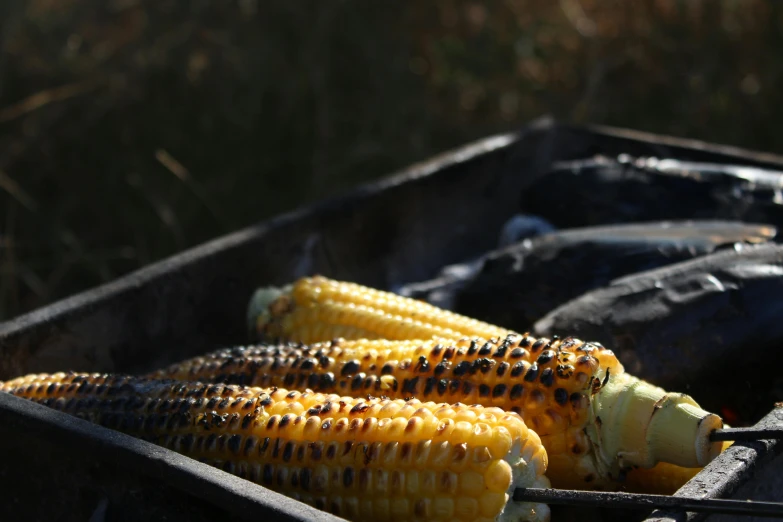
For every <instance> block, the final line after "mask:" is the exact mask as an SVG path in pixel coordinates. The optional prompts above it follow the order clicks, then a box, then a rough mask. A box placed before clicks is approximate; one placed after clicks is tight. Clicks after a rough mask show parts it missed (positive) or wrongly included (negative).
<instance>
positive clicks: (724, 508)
mask: <svg viewBox="0 0 783 522" xmlns="http://www.w3.org/2000/svg"><path fill="white" fill-rule="evenodd" d="M514 500H515V501H518V502H519V501H525V502H546V503H547V504H560V505H570V506H590V507H609V508H615V509H639V510H646V509H650V508H664V509H670V510H677V511H693V512H701V513H724V514H729V515H747V516H756V517H769V518H780V519H783V502H756V501H750V500H726V499H712V498H696V497H672V496H667V495H646V494H639V493H620V492H603V491H575V490H563V489H537V488H517V489H516V490H514Z"/></svg>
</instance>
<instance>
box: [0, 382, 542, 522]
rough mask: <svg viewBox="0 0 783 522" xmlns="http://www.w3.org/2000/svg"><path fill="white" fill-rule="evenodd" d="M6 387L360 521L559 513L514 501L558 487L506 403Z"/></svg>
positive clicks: (224, 390) (180, 388)
mask: <svg viewBox="0 0 783 522" xmlns="http://www.w3.org/2000/svg"><path fill="white" fill-rule="evenodd" d="M0 391H4V392H7V393H11V394H14V395H16V396H19V397H25V398H27V399H31V400H34V401H36V402H38V403H41V404H44V405H46V406H49V407H51V408H55V409H57V410H61V411H63V412H66V413H69V414H72V415H75V416H78V417H81V418H84V419H87V420H89V421H91V422H93V423H97V424H101V425H103V426H106V427H109V428H113V429H117V430H119V431H123V432H126V433H129V434H131V435H135V436H137V437H140V438H143V439H146V440H149V441H150V442H153V443H156V444H159V445H162V446H165V447H168V448H170V449H172V450H174V451H177V452H180V453H183V454H185V455H189V456H191V457H193V458H196V459H198V460H200V461H202V462H206V463H209V464H211V465H214V466H217V467H219V468H222V469H224V470H225V471H227V472H229V473H233V474H236V475H239V476H241V477H244V478H247V479H250V480H252V481H254V482H257V483H260V484H262V485H264V486H266V487H269V488H270V489H274V490H277V491H280V492H282V493H284V494H287V495H289V496H291V497H293V498H296V499H298V500H301V501H302V502H305V503H308V504H310V505H313V506H315V507H317V508H319V509H322V510H325V511H330V512H332V513H334V514H336V515H339V516H342V517H345V518H348V519H352V520H368V519H376V520H455V519H459V520H498V521H500V520H502V521H506V520H534V521H545V520H548V519H549V509H548V507H547V506H546V505H543V504H533V503H515V502H513V501H511V500H510V499H511V495H512V494H513V490H514V488H516V487H549V482H548V480H547V478H546V476H545V475H544V473H545V470H546V465H547V456H546V452H545V451H544V449H543V447H542V446H541V442H540V439H539V438H538V436H537V435H536V434H535V433H534V432H533V431H532V430H529V429H528V428H527V427H526V426H525V424H524V422H523V421H522V420H521V418H520V417H519V416H518V415H516V414H513V413H508V412H504V411H502V410H500V409H498V408H483V407H480V406H466V405H462V404H456V405H448V404H442V403H434V402H421V401H418V400H408V401H404V400H390V399H379V398H367V399H356V398H350V397H344V396H340V395H327V394H319V393H313V392H304V393H300V392H297V391H288V390H283V389H276V388H272V389H268V390H264V389H261V388H249V387H241V386H232V385H223V384H201V383H196V382H182V381H170V380H169V381H167V380H148V379H141V378H134V377H127V376H121V375H98V374H73V373H69V374H65V373H58V374H49V375H47V374H42V375H29V376H26V377H22V378H19V379H15V380H13V381H9V382H6V383H0Z"/></svg>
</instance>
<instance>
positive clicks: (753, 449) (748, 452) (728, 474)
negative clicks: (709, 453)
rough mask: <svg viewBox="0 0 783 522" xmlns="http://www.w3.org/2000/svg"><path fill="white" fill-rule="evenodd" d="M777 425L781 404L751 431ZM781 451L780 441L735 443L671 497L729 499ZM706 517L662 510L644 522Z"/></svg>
mask: <svg viewBox="0 0 783 522" xmlns="http://www.w3.org/2000/svg"><path fill="white" fill-rule="evenodd" d="M780 426H783V405H776V406H775V408H774V409H773V410H772V411H771V412H770V413H769V414H767V415H766V416H765V417H764V418H763V419H761V420H760V421H759V422H758V423H757V424H756V425H755V426H754V427H753V428H754V429H756V430H775V429H779V427H780ZM781 451H783V441H781V440H780V439H762V440H750V441H739V442H736V443H735V444H733V445H731V446H730V447H729V448H727V449H726V450H725V451H724V452H722V453H721V454H720V455H718V456H717V457H716V458H715V460H713V461H712V462H710V463H709V464H707V466H706V467H705V468H704V469H703V470H702V471H700V472H699V474H698V475H696V476H695V477H693V478H692V479H691V480H690V481H688V483H687V484H685V485H684V486H683V487H681V488H680V489H679V490H678V491H677V492H676V493H675V494H674V495H673V497H680V498H693V497H696V498H729V497H731V496H732V495H733V494H734V493H735V492H736V491H737V490H738V489H739V488H740V486H742V485H743V484H745V483H746V482H748V481H750V480H751V479H752V478H753V475H754V474H755V472H756V471H757V470H760V469H762V467H763V466H764V465H765V464H767V463H768V462H769V461H771V460H772V459H773V458H774V457H775V456H776V455H778V454H779V453H781ZM706 516H707V515H706V514H705V513H695V512H687V513H686V512H676V511H672V510H667V509H665V508H664V509H656V511H654V512H652V513H651V514H650V516H648V517H647V518H646V519H645V522H695V521H699V520H704V518H705V517H706Z"/></svg>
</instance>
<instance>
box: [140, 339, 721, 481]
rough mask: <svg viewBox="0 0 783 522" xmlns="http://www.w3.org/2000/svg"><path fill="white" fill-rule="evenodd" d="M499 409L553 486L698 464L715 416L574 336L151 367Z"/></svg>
mask: <svg viewBox="0 0 783 522" xmlns="http://www.w3.org/2000/svg"><path fill="white" fill-rule="evenodd" d="M153 376H155V377H167V378H176V379H186V380H204V381H212V382H234V383H242V384H252V385H260V386H285V387H288V388H302V389H303V388H310V389H313V390H316V391H321V392H336V393H340V394H352V395H358V396H361V395H365V394H373V395H386V396H389V397H396V398H400V397H402V398H404V397H417V398H419V399H422V400H437V401H445V402H450V403H454V402H462V403H466V404H481V405H484V406H491V407H501V408H503V409H504V410H507V411H512V412H516V413H519V414H520V415H521V416H522V418H523V419H524V421H525V423H526V424H527V425H528V426H530V428H531V429H533V430H535V431H536V433H538V435H539V436H540V437H541V440H542V442H543V444H544V447H545V448H546V450H547V453H548V455H549V468H548V469H549V471H548V476H549V478H550V480H551V481H552V483H553V485H555V486H556V487H575V488H595V489H604V488H609V487H616V486H617V485H618V484H617V481H618V480H622V476H623V474H624V473H625V472H626V471H627V470H629V469H633V468H634V467H645V468H650V467H653V466H654V465H656V464H657V463H658V462H670V463H673V464H677V465H679V466H686V467H697V466H704V465H705V464H706V463H707V462H708V461H710V460H711V459H712V458H714V456H715V455H717V453H718V451H719V450H720V444H719V443H710V442H709V439H708V435H709V433H710V432H711V431H712V430H713V429H715V428H718V427H720V426H721V421H720V418H719V417H718V416H716V415H713V414H709V413H707V412H705V411H704V410H702V409H701V408H700V407H699V406H698V404H696V403H695V402H694V401H693V400H692V399H691V398H690V397H688V396H686V395H681V394H676V393H667V392H666V391H664V390H662V389H660V388H657V387H655V386H652V385H650V384H648V383H645V382H643V381H641V380H639V379H636V378H634V377H632V376H631V375H629V374H627V373H625V372H624V370H623V367H622V365H621V364H620V362H619V361H618V360H617V358H616V357H615V356H614V354H613V353H612V352H611V351H610V350H607V349H605V348H603V347H602V346H600V345H598V344H590V343H584V342H582V341H580V340H578V339H573V338H568V339H564V340H559V339H557V340H550V339H546V338H540V339H535V338H532V337H530V336H527V335H524V336H522V335H516V334H511V335H509V336H507V337H505V338H503V339H491V340H489V341H484V340H480V339H478V338H476V339H472V340H471V339H461V340H459V341H456V342H450V341H447V340H444V339H439V340H438V339H435V340H429V341H389V340H370V341H367V340H360V341H345V340H337V341H332V342H327V343H320V344H314V345H310V346H305V345H296V344H293V343H289V344H287V345H279V346H256V347H245V348H234V349H227V350H221V351H218V352H216V353H213V354H211V355H208V356H206V357H197V358H195V359H192V360H190V361H185V362H184V363H180V364H177V365H173V366H172V367H170V368H168V369H164V370H160V371H159V372H156V373H155V374H153Z"/></svg>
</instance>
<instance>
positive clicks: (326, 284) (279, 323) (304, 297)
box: [248, 276, 701, 493]
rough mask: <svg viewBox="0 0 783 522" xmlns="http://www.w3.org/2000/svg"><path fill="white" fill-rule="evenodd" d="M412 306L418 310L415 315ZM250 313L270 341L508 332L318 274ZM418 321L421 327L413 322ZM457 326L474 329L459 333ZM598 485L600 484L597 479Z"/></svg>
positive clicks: (660, 467)
mask: <svg viewBox="0 0 783 522" xmlns="http://www.w3.org/2000/svg"><path fill="white" fill-rule="evenodd" d="M324 288H326V289H327V291H326V292H325V293H324V291H323V289H324ZM297 289H298V293H297ZM335 293H337V294H339V297H338V298H335V297H334V294H335ZM303 309H304V310H305V311H303ZM411 310H416V313H415V315H413V314H412V313H411V312H410V311H411ZM248 312H249V319H250V321H251V324H252V325H254V327H255V328H256V330H257V332H258V334H259V337H260V338H262V339H267V340H281V339H282V340H293V341H300V342H308V343H312V342H320V341H328V340H331V339H334V338H338V337H343V338H346V339H362V338H369V339H375V338H380V337H385V338H392V339H414V338H416V337H420V338H431V335H433V334H434V335H437V336H439V337H444V338H448V339H451V340H452V341H457V340H459V339H460V338H462V337H465V336H472V335H477V336H480V337H482V336H483V337H485V338H487V337H503V336H504V335H506V334H507V333H509V332H508V331H507V330H504V329H502V328H499V327H495V326H492V325H487V324H486V323H479V324H480V328H479V329H471V325H473V324H474V323H473V322H471V321H473V320H471V319H469V318H466V317H463V316H460V315H457V314H452V313H450V312H446V311H444V310H441V309H439V308H437V307H431V306H430V305H422V303H420V302H419V301H416V300H412V299H406V298H402V297H400V296H397V295H395V294H392V293H388V292H382V291H378V290H374V289H368V288H366V287H363V286H360V285H356V284H352V283H343V282H338V281H333V280H329V279H325V278H323V277H320V276H316V277H313V278H303V279H300V280H298V281H296V282H295V283H294V284H293V285H289V286H288V287H285V288H283V289H275V288H267V289H262V290H260V291H259V292H257V293H256V295H255V296H254V298H253V299H252V300H251V305H250V308H249V310H248ZM444 316H445V317H449V318H451V321H452V322H451V323H449V326H450V327H449V328H446V329H444V328H443V326H442V319H441V318H442V317H444ZM414 321H415V323H416V327H417V328H412V327H411V326H410V325H411V324H412V323H414ZM368 325H369V327H368ZM455 325H463V326H461V327H455ZM464 325H468V326H464ZM448 330H451V331H448ZM456 330H459V331H460V332H462V331H471V332H472V333H468V334H460V333H459V332H457V331H456ZM378 332H381V333H380V334H379V333H378ZM692 465H693V464H692V463H691V464H690V465H689V466H692ZM700 469H701V468H700V467H680V466H676V465H673V464H669V463H666V462H662V463H659V464H657V465H655V466H653V467H652V468H634V469H631V470H629V471H628V473H627V480H626V481H625V483H624V486H625V487H627V488H629V489H631V490H638V491H642V490H644V491H648V492H660V493H666V492H670V491H674V490H676V489H679V487H680V486H682V485H683V484H684V483H685V482H687V481H688V480H689V479H690V478H692V477H693V476H694V475H695V473H697V472H698V471H699V470H700ZM550 475H552V472H550ZM594 487H600V486H599V485H598V484H597V483H594Z"/></svg>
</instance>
